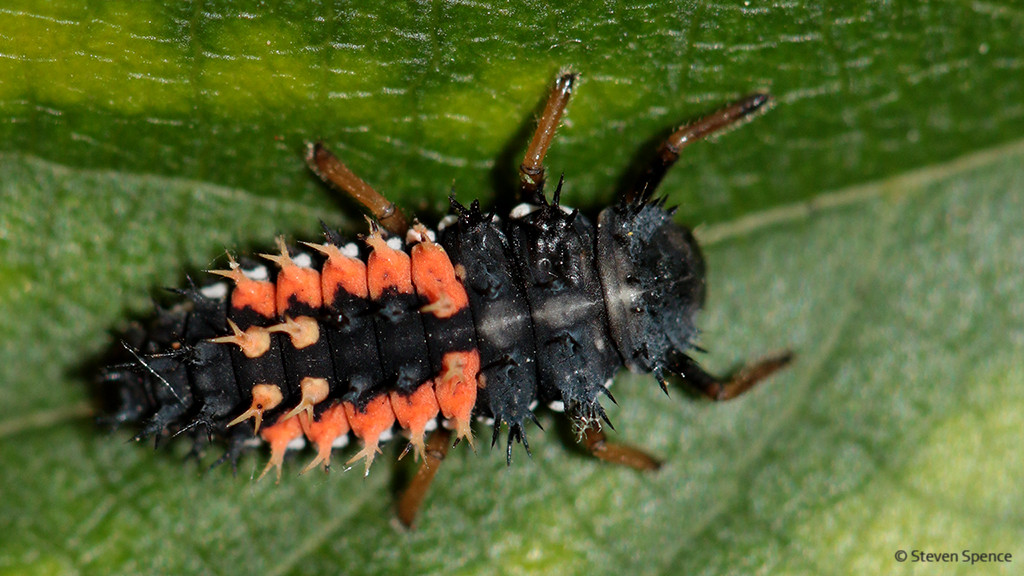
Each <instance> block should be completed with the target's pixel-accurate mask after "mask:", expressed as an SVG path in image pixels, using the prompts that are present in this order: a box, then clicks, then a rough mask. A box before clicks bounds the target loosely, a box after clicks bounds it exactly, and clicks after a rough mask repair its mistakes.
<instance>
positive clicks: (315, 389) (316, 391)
mask: <svg viewBox="0 0 1024 576" xmlns="http://www.w3.org/2000/svg"><path fill="white" fill-rule="evenodd" d="M299 390H300V391H301V392H302V399H301V400H299V404H298V405H297V406H295V408H292V409H291V411H289V412H288V413H287V414H285V415H284V416H285V418H291V417H293V416H298V415H299V414H300V413H301V414H304V415H305V416H306V420H305V423H309V422H311V421H312V420H313V407H314V406H316V405H317V404H319V403H321V402H323V401H324V400H326V399H327V394H328V393H330V391H331V386H330V384H328V383H327V379H326V378H313V377H312V376H306V377H305V378H303V379H302V381H301V382H299ZM302 428H303V430H304V431H305V432H309V430H308V427H307V426H306V425H303V427H302Z"/></svg>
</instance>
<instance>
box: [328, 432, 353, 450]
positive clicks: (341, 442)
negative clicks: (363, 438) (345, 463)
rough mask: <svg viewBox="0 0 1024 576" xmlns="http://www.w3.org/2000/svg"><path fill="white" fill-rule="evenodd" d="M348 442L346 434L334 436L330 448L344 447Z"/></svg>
mask: <svg viewBox="0 0 1024 576" xmlns="http://www.w3.org/2000/svg"><path fill="white" fill-rule="evenodd" d="M348 443H349V437H348V434H342V435H341V436H338V437H337V438H335V439H334V442H331V448H344V447H345V446H348Z"/></svg>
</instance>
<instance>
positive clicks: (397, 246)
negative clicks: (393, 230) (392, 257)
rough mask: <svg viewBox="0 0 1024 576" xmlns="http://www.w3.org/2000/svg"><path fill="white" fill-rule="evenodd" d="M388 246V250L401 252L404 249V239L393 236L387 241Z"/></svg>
mask: <svg viewBox="0 0 1024 576" xmlns="http://www.w3.org/2000/svg"><path fill="white" fill-rule="evenodd" d="M387 244H388V248H391V249H392V250H401V249H402V239H401V238H398V237H397V236H392V237H391V238H388V239H387Z"/></svg>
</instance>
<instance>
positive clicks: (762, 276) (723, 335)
mask: <svg viewBox="0 0 1024 576" xmlns="http://www.w3.org/2000/svg"><path fill="white" fill-rule="evenodd" d="M374 4H375V3H370V2H355V3H338V4H336V5H335V4H328V5H309V4H305V3H288V4H286V5H282V6H279V7H274V8H269V7H266V6H262V5H258V4H255V3H253V4H252V5H251V6H246V7H239V6H238V5H237V4H234V3H226V2H205V3H195V4H186V3H168V5H167V6H163V5H161V4H160V3H157V2H133V3H123V4H121V3H119V4H113V3H108V4H96V5H95V6H91V7H89V8H79V7H78V3H71V2H66V3H61V2H41V1H39V0H25V1H23V2H8V3H6V4H5V6H4V7H3V8H2V9H0V30H2V31H3V32H2V34H0V55H2V58H0V79H2V80H0V111H2V114H0V116H2V117H3V118H4V119H5V120H6V122H3V123H0V136H2V138H0V142H2V144H0V152H2V153H0V174H2V179H0V333H2V334H3V336H2V338H0V486H3V498H2V500H0V533H3V534H4V538H3V539H0V574H44V573H45V574H72V573H90V574H91V573H95V574H107V573H122V574H137V573H166V574H178V573H198V572H203V573H219V574H234V573H269V574H292V573H337V572H342V573H346V574H389V573H396V572H400V571H401V572H403V573H446V574H459V573H496V572H502V573H576V574H584V573H585V574H624V573H644V574H677V573H685V574H724V573H731V574H749V573H765V574H822V573H836V574H846V573H851V574H852V573H857V574H860V573H882V572H895V571H897V570H901V569H902V570H906V569H908V568H907V567H903V566H902V565H901V564H900V563H898V562H897V561H896V560H895V558H894V556H895V553H896V552H897V551H898V550H905V551H907V552H910V551H912V550H924V551H928V552H958V553H961V554H962V552H963V550H964V549H969V550H972V551H975V552H1010V553H1014V554H1015V555H1019V554H1024V551H1021V550H1019V548H1018V549H1015V548H1014V547H1015V546H1018V547H1019V543H1020V542H1021V541H1022V540H1024V517H1022V515H1021V513H1020V511H1019V508H1020V507H1019V502H1021V501H1022V500H1024V489H1022V488H1021V484H1020V482H1019V478H1021V477H1024V457H1022V456H1021V454H1020V450H1019V447H1018V444H1019V442H1018V439H1019V438H1020V431H1021V429H1022V424H1024V422H1022V420H1024V417H1022V416H1021V415H1022V414H1024V386H1022V385H1021V384H1022V376H1021V374H1024V370H1022V368H1024V360H1022V358H1024V355H1022V353H1021V352H1022V347H1024V328H1022V327H1024V307H1022V305H1021V294H1022V293H1024V286H1022V284H1024V280H1022V278H1024V275H1022V274H1021V254H1024V232H1022V230H1024V226H1022V224H1024V222H1022V220H1024V206H1022V200H1021V195H1020V192H1019V191H1020V190H1021V189H1022V188H1024V169H1022V168H1021V166H1022V165H1024V163H1022V162H1021V160H1022V158H1024V142H1022V141H1020V140H1019V137H1020V134H1021V133H1022V128H1024V107H1021V105H1020V102H1022V101H1024V81H1022V80H1024V75H1022V73H1021V68H1022V64H1021V62H1022V61H1021V59H1020V54H1021V53H1022V50H1024V45H1022V41H1021V40H1020V38H1021V36H1020V33H1019V30H1020V21H1021V15H1020V12H1019V10H1016V9H1013V8H1010V7H1002V6H1000V5H998V4H983V3H982V4H979V3H975V4H969V5H968V4H946V3H943V4H927V3H921V4H917V3H908V4H901V3H896V4H891V3H890V4H864V5H843V6H841V7H829V8H821V7H818V6H816V5H814V4H811V3H805V2H791V3H786V4H783V5H770V6H769V5H761V4H758V3H754V2H749V3H733V4H703V5H695V4H692V3H682V2H679V3H672V2H666V3H659V4H658V5H657V6H644V7H633V6H629V5H627V4H626V3H624V2H609V3H604V4H602V5H601V6H598V7H585V6H583V5H580V6H575V7H566V8H558V9H555V8H550V7H548V6H547V5H546V4H541V3H536V4H520V5H514V6H504V5H499V4H487V3H476V2H450V3H444V2H436V3H431V4H418V5H411V4H410V5H405V4H403V5H397V4H396V5H394V6H391V5H390V4H389V7H384V8H381V7H379V6H375V5H374ZM563 67H572V68H573V69H575V70H577V71H579V72H581V73H582V75H583V78H584V81H583V83H582V84H581V85H580V87H579V90H578V93H577V94H576V96H575V97H574V101H573V103H572V104H571V106H570V111H569V114H568V121H567V124H566V125H565V126H564V127H563V128H562V130H561V131H560V132H559V137H558V138H557V141H556V143H555V146H554V148H553V150H552V153H551V155H550V156H549V161H548V165H549V167H550V169H551V170H552V172H553V173H560V172H563V171H564V172H565V175H566V183H567V184H566V188H567V190H566V193H567V195H568V196H569V197H570V199H571V202H573V203H575V204H577V205H580V206H584V207H590V208H596V207H599V206H600V205H602V204H603V203H607V202H608V201H610V199H611V198H613V196H614V193H615V190H616V187H617V185H618V183H619V181H620V179H621V178H623V175H624V174H627V173H628V171H629V170H635V169H636V168H637V167H638V166H640V165H642V162H643V160H644V159H645V158H648V157H650V152H651V151H652V150H653V149H654V146H656V144H657V142H658V140H659V138H661V137H663V136H664V135H665V134H666V133H667V132H666V130H667V129H668V128H669V127H671V126H672V125H674V124H677V123H680V122H683V121H685V120H687V119H690V118H693V117H695V116H696V115H699V114H700V113H703V112H707V111H710V110H712V109H714V108H716V107H717V106H719V105H721V104H723V103H725V102H727V101H729V100H730V99H731V98H734V97H736V96H739V95H741V94H743V93H746V92H750V91H753V90H757V89H770V90H771V91H772V92H773V94H774V95H775V96H776V99H777V102H778V105H777V106H776V108H775V110H773V111H772V112H771V113H769V114H768V115H766V116H764V117H763V118H759V119H758V120H757V121H756V122H754V123H752V124H750V125H749V126H745V127H744V128H743V129H742V130H738V131H736V132H733V133H730V134H728V135H725V136H722V137H720V138H716V139H715V141H713V142H710V143H700V144H697V145H695V146H694V147H692V148H688V149H687V150H686V152H685V154H684V158H683V160H682V161H681V162H680V164H679V166H677V168H676V169H675V170H674V171H673V173H672V174H671V176H670V177H669V178H668V179H666V181H665V183H664V185H663V186H664V188H663V189H664V190H665V191H666V192H667V193H668V195H669V196H670V198H671V199H672V200H673V201H674V202H678V203H680V204H681V208H680V220H681V221H685V222H688V223H690V224H697V225H700V226H699V227H698V229H697V232H698V236H699V237H700V238H701V239H702V240H703V241H704V242H705V245H706V252H707V260H708V264H709V270H710V272H709V273H710V276H709V283H710V300H709V307H708V309H707V311H706V313H705V314H704V315H703V316H702V318H701V326H702V328H703V330H704V333H703V337H702V342H703V344H704V345H705V346H706V347H707V348H708V349H709V350H710V352H709V354H707V355H705V356H704V357H702V358H701V359H702V361H704V362H705V363H706V364H707V365H708V366H709V368H712V369H714V370H716V371H719V372H723V371H726V370H727V369H728V368H729V367H732V366H735V365H737V364H739V363H741V362H742V361H744V360H748V359H753V358H755V357H757V356H758V355H760V354H763V353H766V352H768V351H771V350H778V349H784V348H791V349H793V350H795V351H796V353H797V362H796V363H795V364H794V365H793V366H792V367H791V368H790V369H788V370H786V371H785V372H782V373H780V374H778V375H777V376H775V377H773V378H772V379H771V380H770V381H769V382H766V383H765V385H764V386H763V387H761V388H759V389H758V390H756V391H754V392H752V393H750V394H749V395H748V396H746V397H744V398H742V399H741V400H739V401H736V402H731V403H729V404H724V405H711V404H709V403H705V402H699V401H693V400H691V399H688V398H686V397H685V395H684V394H682V393H680V391H679V390H678V389H674V390H673V392H672V397H671V398H665V397H664V395H662V394H661V392H660V391H659V390H658V387H657V385H656V384H655V383H654V382H653V381H652V380H651V379H650V378H648V377H640V376H628V375H625V374H624V375H622V376H621V377H620V378H618V379H617V383H616V392H615V395H616V398H617V399H618V400H619V406H610V407H609V413H610V416H611V418H612V420H613V422H614V423H615V426H616V430H617V433H616V434H615V438H616V439H618V440H622V441H625V442H631V443H634V444H638V445H642V446H643V447H645V448H646V449H648V450H650V451H651V452H652V453H654V454H656V455H658V456H659V457H661V458H663V459H664V460H665V462H666V465H665V467H664V468H663V469H662V470H661V471H659V472H658V473H656V474H639V473H636V472H633V471H630V470H623V469H618V468H615V467H612V466H608V465H603V464H601V463H598V462H595V461H593V460H591V459H590V458H588V457H587V456H586V455H584V454H583V453H582V452H580V451H579V450H578V449H576V448H574V447H573V444H572V441H571V434H570V432H569V431H568V430H567V429H566V427H565V426H564V425H562V424H560V421H559V420H558V419H557V418H555V417H553V416H545V417H544V418H543V424H544V427H545V432H543V433H541V432H539V431H533V433H532V442H531V448H532V449H533V457H532V458H529V459H528V458H526V457H524V456H522V455H521V454H520V457H519V458H517V460H516V462H515V463H514V465H513V466H512V467H511V468H506V466H505V464H504V458H503V454H502V453H500V452H501V451H495V452H491V451H490V450H488V449H487V448H486V446H478V453H477V454H473V453H472V452H471V451H470V450H469V449H468V448H466V447H464V446H460V447H459V448H458V449H456V450H454V451H453V452H452V454H451V456H450V457H449V458H448V459H447V460H446V462H445V464H444V467H443V468H442V469H441V471H440V472H439V475H438V480H437V482H436V483H435V486H434V487H433V489H432V491H431V493H430V496H429V498H428V500H427V503H426V506H425V508H424V510H423V513H422V516H421V518H420V521H419V529H418V530H416V531H414V532H410V533H406V532H403V531H400V530H397V529H396V528H395V527H394V523H393V520H392V518H391V503H392V501H393V494H394V492H395V490H396V489H397V488H398V487H399V486H400V485H401V479H400V478H401V476H402V475H403V474H407V473H408V471H409V468H408V466H407V463H406V462H402V463H399V464H394V463H393V456H394V455H395V454H396V453H397V448H400V447H398V446H394V445H392V446H389V447H388V449H387V453H386V455H387V456H388V457H385V458H379V459H378V462H377V463H376V464H375V465H374V470H373V472H372V474H371V475H370V476H369V477H368V478H366V479H363V478H361V477H360V476H359V474H358V471H350V472H341V471H340V470H335V471H334V472H332V473H331V474H330V475H329V476H326V477H324V476H322V475H319V474H309V475H306V476H303V477H298V476H296V475H295V473H297V471H298V469H299V468H300V466H299V465H297V464H298V463H297V462H290V463H289V464H288V466H287V467H286V474H285V476H284V478H283V479H282V480H281V482H280V484H278V485H274V484H273V483H272V482H268V481H266V480H264V481H263V482H259V483H256V482H254V481H252V480H251V479H250V476H251V475H252V474H253V473H258V471H259V470H260V469H261V468H262V466H263V464H264V462H265V457H266V455H265V454H254V455H249V456H247V457H246V458H244V459H243V461H242V463H241V466H240V471H239V474H238V475H237V476H232V475H231V474H230V471H229V470H226V469H224V468H219V469H216V470H214V471H212V472H209V473H200V471H199V470H198V469H197V467H196V466H195V465H194V464H186V465H182V464H181V463H180V461H179V459H180V456H181V455H182V453H183V451H184V449H185V448H186V447H185V446H182V445H180V443H176V444H175V445H174V446H172V447H171V448H170V449H169V450H160V451H153V450H149V449H145V448H142V447H139V446H135V445H131V444H128V443H126V442H125V440H127V439H128V438H129V437H130V433H129V432H128V431H122V432H118V433H116V434H113V435H109V434H106V433H104V432H102V431H100V430H99V429H98V428H97V427H95V426H94V425H93V424H92V418H91V415H92V410H93V408H92V407H93V404H92V401H91V397H90V394H89V390H88V388H87V386H86V383H88V382H89V381H90V378H91V375H92V374H94V370H95V368H96V365H95V364H96V359H97V358H98V357H99V355H100V354H101V353H102V352H103V350H104V349H105V348H106V347H108V346H110V345H111V343H112V341H113V340H114V336H113V334H114V333H115V332H116V330H117V329H118V328H119V327H123V326H124V325H125V324H126V322H127V321H128V320H129V319H131V318H133V317H135V316H137V315H145V314H146V313H147V310H149V308H150V304H149V298H150V296H152V295H158V294H160V287H162V286H174V285H178V284H180V282H181V281H182V280H183V273H182V272H181V271H182V270H191V271H193V272H194V271H196V270H201V269H205V268H208V267H210V266H212V265H214V264H215V263H217V262H223V259H222V256H221V255H222V254H223V250H224V249H225V248H229V249H232V250H240V251H247V250H249V249H250V248H251V247H255V248H266V247H268V246H270V245H271V243H272V239H273V237H274V236H275V235H276V234H278V233H286V234H289V235H290V236H293V237H294V236H297V237H300V238H304V239H312V238H315V237H316V231H317V220H318V219H320V218H323V219H325V220H326V221H328V222H329V223H330V224H332V225H339V226H344V227H346V229H347V230H349V231H351V232H353V233H357V232H359V231H360V227H359V224H358V222H359V219H358V218H356V217H355V216H356V212H355V211H354V210H353V209H352V208H351V206H349V205H348V204H345V205H344V206H342V207H340V209H339V207H338V206H335V205H333V204H332V201H331V199H330V198H329V196H328V195H327V194H325V193H324V191H323V189H322V187H320V186H318V185H317V184H316V183H315V182H314V181H313V179H312V178H311V177H310V176H309V175H308V174H307V172H306V170H305V168H304V166H303V165H302V162H301V149H302V143H303V142H304V141H305V140H307V139H310V138H317V137H323V138H324V139H325V140H326V141H327V143H328V144H329V145H330V146H331V147H332V148H334V149H335V150H337V151H338V152H339V153H340V154H341V155H342V156H343V157H344V159H345V160H346V162H348V163H349V164H350V166H351V167H352V168H353V169H354V170H355V171H356V172H357V173H358V174H360V175H362V176H364V177H365V178H366V179H367V180H368V181H370V182H372V183H373V184H374V185H375V186H377V187H378V188H379V189H381V190H382V191H384V192H386V193H387V194H388V195H389V196H391V197H392V198H394V199H396V200H398V201H400V202H401V203H402V204H404V205H405V206H406V207H408V208H410V209H411V210H413V211H416V212H417V213H420V214H424V215H425V216H424V217H425V219H426V220H428V221H432V220H433V217H434V216H437V215H439V214H440V213H441V212H442V211H443V209H444V204H445V201H446V197H447V194H448V191H449V189H450V188H451V187H452V186H453V185H454V187H455V189H456V191H457V193H458V195H459V196H460V198H462V199H471V198H474V197H481V198H482V199H484V201H485V203H489V202H490V201H492V200H493V199H494V197H495V196H496V195H501V194H507V193H508V192H509V191H510V190H511V189H512V187H511V184H512V183H514V170H515V166H516V163H517V162H518V156H519V155H520V154H521V153H522V149H523V148H524V146H525V139H526V138H527V137H528V136H529V130H530V129H531V125H530V119H531V117H532V115H533V114H534V113H535V112H536V110H537V108H538V106H539V104H540V103H541V101H542V100H543V98H544V95H545V90H546V86H548V85H549V84H550V82H551V80H552V79H553V78H554V75H555V74H556V73H557V71H558V70H559V69H561V68H563ZM478 433H479V434H480V435H481V440H483V439H485V438H486V434H487V431H486V430H483V429H480V430H478ZM478 444H486V443H485V442H480V443H478ZM343 457H344V456H343V455H339V459H340V458H343ZM1014 560H1015V561H1016V562H1019V561H1020V558H1015V559H1014ZM917 568H918V569H921V570H926V571H930V570H933V569H934V570H939V571H941V572H942V573H963V574H980V573H992V572H1000V571H1002V572H1004V573H1011V572H1013V571H1014V570H1013V568H1014V563H1012V562H1011V563H1009V564H991V563H990V564H986V565H984V566H981V565H973V566H972V565H970V564H967V563H965V562H962V561H961V562H956V563H942V564H935V565H927V566H917Z"/></svg>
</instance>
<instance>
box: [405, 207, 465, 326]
mask: <svg viewBox="0 0 1024 576" xmlns="http://www.w3.org/2000/svg"><path fill="white" fill-rule="evenodd" d="M420 226H421V227H422V225H420ZM420 237H421V238H422V240H421V241H420V242H419V243H418V244H416V245H415V246H413V247H412V257H411V259H412V283H413V285H415V286H416V293H417V294H419V295H420V296H422V297H424V298H426V300H427V305H426V306H424V307H422V308H420V311H422V312H426V313H430V314H433V315H434V316H436V317H438V318H451V317H452V316H454V315H455V313H457V312H458V311H459V310H462V309H463V308H465V307H466V306H468V305H469V297H468V296H467V295H466V289H465V288H463V286H462V283H461V282H459V281H458V279H457V278H456V277H455V268H454V267H453V266H452V262H451V260H449V259H448V254H447V253H446V252H445V251H444V248H441V247H440V246H438V245H437V244H435V243H433V242H431V241H430V239H429V238H427V235H426V230H425V229H424V232H423V233H422V234H421V235H420Z"/></svg>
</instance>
